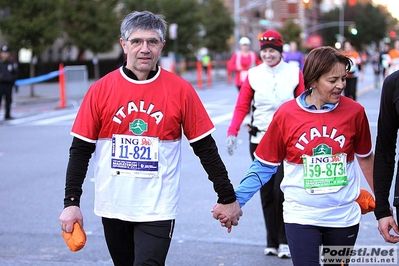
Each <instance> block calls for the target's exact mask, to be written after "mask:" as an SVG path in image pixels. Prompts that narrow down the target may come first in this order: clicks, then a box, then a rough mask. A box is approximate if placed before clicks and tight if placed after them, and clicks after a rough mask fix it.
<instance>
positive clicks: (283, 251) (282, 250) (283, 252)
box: [277, 244, 291, 259]
mask: <svg viewBox="0 0 399 266" xmlns="http://www.w3.org/2000/svg"><path fill="white" fill-rule="evenodd" d="M277 256H278V257H279V258H280V259H287V258H291V253H290V248H289V247H288V245H287V244H280V245H279V246H278V254H277Z"/></svg>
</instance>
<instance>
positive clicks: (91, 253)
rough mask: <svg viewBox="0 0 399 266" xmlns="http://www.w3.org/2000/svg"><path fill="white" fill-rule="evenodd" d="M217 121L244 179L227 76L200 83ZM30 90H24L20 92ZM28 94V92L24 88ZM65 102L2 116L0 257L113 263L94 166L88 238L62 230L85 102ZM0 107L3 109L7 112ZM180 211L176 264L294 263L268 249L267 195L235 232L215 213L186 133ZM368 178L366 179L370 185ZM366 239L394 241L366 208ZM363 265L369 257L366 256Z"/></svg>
mask: <svg viewBox="0 0 399 266" xmlns="http://www.w3.org/2000/svg"><path fill="white" fill-rule="evenodd" d="M367 73H368V72H366V75H365V79H364V81H363V82H362V83H361V84H360V85H361V86H359V99H358V101H359V102H360V103H361V104H362V105H364V106H365V108H366V112H367V115H368V118H369V121H370V128H371V130H372V134H373V136H372V137H373V140H375V134H376V122H377V115H378V108H379V97H380V92H381V90H380V89H378V88H377V89H375V88H374V86H373V76H372V74H370V73H369V74H367ZM197 92H198V94H199V96H200V97H201V99H202V101H203V102H204V104H205V106H206V108H207V110H208V112H209V115H210V116H211V118H212V120H213V121H214V124H215V125H216V129H217V130H216V132H215V133H214V134H213V136H214V138H215V140H216V141H217V144H218V146H219V151H220V154H221V156H222V159H223V161H224V162H225V164H226V166H227V169H228V171H229V174H230V178H231V180H232V182H233V184H234V185H235V186H236V185H238V184H239V181H240V180H241V178H242V177H243V176H244V175H245V172H246V170H247V169H248V167H249V165H250V163H251V159H250V156H249V150H248V134H247V132H245V128H244V127H243V128H242V130H241V131H240V134H239V145H238V147H237V150H236V151H235V154H234V155H233V156H229V155H228V154H227V152H226V151H225V149H224V141H225V136H226V132H227V127H228V124H229V122H230V119H231V116H232V112H233V109H234V104H235V101H236V97H237V90H236V88H235V86H234V85H232V84H227V83H225V82H219V83H214V84H213V85H212V86H211V87H209V88H204V89H201V90H199V89H198V90H197ZM20 93H23V92H20ZM20 97H22V96H20ZM56 105H57V102H54V101H41V102H40V103H38V102H36V103H35V102H30V103H26V102H25V103H22V102H21V101H20V102H17V105H16V106H14V108H13V113H14V114H15V116H16V118H17V119H15V120H13V121H7V122H5V121H1V120H0V136H1V138H0V180H1V182H0V215H1V218H0V265H7V266H8V265H13V266H14V265H16V266H19V265H41V266H50V265H52V266H53V265H55V266H64V265H65V266H66V265H87V266H90V265H112V261H111V259H110V257H109V254H108V251H107V248H106V245H105V241H104V236H103V232H102V225H101V221H100V218H98V217H96V216H95V215H94V214H93V180H92V177H93V171H92V169H91V167H89V171H88V175H87V178H86V180H85V183H84V188H83V189H84V192H83V196H82V204H81V208H82V211H83V215H84V223H85V230H86V232H87V235H88V239H87V244H86V246H85V247H84V248H83V249H82V250H81V251H79V252H76V253H72V252H70V251H69V249H68V248H67V246H66V245H65V243H64V241H63V239H62V238H61V230H60V228H59V223H58V215H59V214H60V212H61V210H62V207H63V201H62V199H63V195H64V191H63V190H64V182H65V169H66V164H67V160H68V148H69V146H70V143H71V140H72V137H71V136H70V135H69V131H70V128H71V125H72V121H73V118H74V115H75V114H76V111H77V108H78V105H71V106H68V108H65V109H59V108H55V107H56ZM2 114H3V113H2V111H0V117H2ZM182 153H183V167H182V181H181V201H180V208H179V216H178V218H177V220H176V227H175V232H174V236H173V240H172V244H171V247H170V251H169V255H168V258H167V265H168V266H183V265H184V266H186V265H190V266H197V265H198V266H202V265H209V266H222V265H223V266H231V265H239V266H247V265H248V266H250V265H292V263H291V260H290V259H278V258H277V257H266V256H264V255H263V249H264V247H265V243H266V240H265V239H266V232H265V228H264V221H263V216H262V212H261V205H260V199H259V195H258V194H256V195H255V196H254V198H253V199H252V200H251V201H249V202H248V204H247V205H246V206H244V208H243V212H244V216H243V217H242V218H241V220H240V224H239V226H238V227H234V228H233V231H232V233H230V234H228V233H227V232H226V230H225V229H224V228H222V227H220V225H219V223H218V222H217V221H216V220H214V219H213V218H212V215H211V212H210V210H211V208H212V206H213V205H214V203H215V201H216V196H215V193H214V192H213V188H212V183H211V182H210V181H208V180H207V176H206V174H205V172H204V170H203V169H202V167H201V165H200V163H199V160H198V158H197V157H196V156H195V155H194V154H193V152H192V150H191V148H190V146H189V145H188V143H187V141H186V140H184V141H183V145H182ZM366 186H367V185H366V182H365V181H364V182H363V187H366ZM357 244H358V245H386V244H385V243H384V241H383V240H382V238H381V236H380V235H379V233H378V231H377V226H376V221H375V218H374V215H373V214H372V213H370V214H367V215H364V216H363V220H362V222H361V226H360V232H359V237H358V241H357ZM358 265H361V264H358Z"/></svg>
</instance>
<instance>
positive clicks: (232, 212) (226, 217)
mask: <svg viewBox="0 0 399 266" xmlns="http://www.w3.org/2000/svg"><path fill="white" fill-rule="evenodd" d="M211 212H212V213H213V218H215V219H216V220H219V222H220V225H221V226H223V227H227V232H228V233H230V232H231V230H232V227H233V226H237V225H238V220H240V217H241V216H242V214H243V213H242V210H241V208H240V204H239V203H238V201H235V202H233V203H230V204H220V203H217V204H216V205H215V206H213V209H212V210H211Z"/></svg>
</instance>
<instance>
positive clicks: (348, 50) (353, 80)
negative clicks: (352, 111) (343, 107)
mask: <svg viewBox="0 0 399 266" xmlns="http://www.w3.org/2000/svg"><path fill="white" fill-rule="evenodd" d="M342 53H343V54H344V55H345V56H347V57H349V58H350V59H351V60H352V63H353V64H352V66H351V69H350V70H349V72H348V76H347V77H346V87H345V90H344V94H345V96H346V97H349V98H351V99H353V100H354V101H356V92H357V80H358V77H359V74H360V70H359V66H360V65H361V63H362V59H361V57H360V55H359V53H358V52H357V51H356V50H355V48H354V47H353V44H352V43H351V42H350V41H345V42H344V50H343V52H342Z"/></svg>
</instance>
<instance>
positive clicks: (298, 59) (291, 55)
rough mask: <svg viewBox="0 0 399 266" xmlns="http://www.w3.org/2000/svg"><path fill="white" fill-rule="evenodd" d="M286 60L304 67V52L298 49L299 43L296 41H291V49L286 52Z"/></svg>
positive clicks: (301, 67)
mask: <svg viewBox="0 0 399 266" xmlns="http://www.w3.org/2000/svg"><path fill="white" fill-rule="evenodd" d="M284 61H285V62H287V63H290V64H295V65H296V66H298V67H299V68H300V69H301V70H302V69H303V61H304V58H303V54H302V52H301V51H298V44H297V43H296V42H295V41H292V42H290V50H289V51H288V52H286V53H285V54H284Z"/></svg>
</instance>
